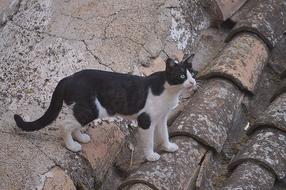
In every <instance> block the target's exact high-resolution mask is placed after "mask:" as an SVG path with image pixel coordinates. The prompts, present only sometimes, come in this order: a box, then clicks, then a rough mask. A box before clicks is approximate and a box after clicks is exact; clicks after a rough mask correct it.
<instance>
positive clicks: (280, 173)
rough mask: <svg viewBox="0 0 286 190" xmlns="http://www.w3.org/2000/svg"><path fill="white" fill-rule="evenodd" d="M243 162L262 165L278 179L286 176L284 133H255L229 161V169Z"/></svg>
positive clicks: (270, 131)
mask: <svg viewBox="0 0 286 190" xmlns="http://www.w3.org/2000/svg"><path fill="white" fill-rule="evenodd" d="M284 115H285V113H284ZM245 161H252V162H254V163H256V164H260V165H263V166H264V167H265V168H267V169H269V171H271V172H272V173H273V174H275V175H276V176H277V178H278V179H280V180H281V179H283V178H284V177H285V176H286V133H284V132H282V131H280V130H277V129H270V128H265V129H262V130H259V131H257V132H256V134H254V136H253V137H252V138H251V141H250V142H249V143H248V145H247V148H245V149H244V150H242V151H240V152H239V153H238V155H236V157H235V158H234V159H233V160H232V161H231V163H230V165H229V168H230V169H233V168H234V167H236V166H238V165H239V164H241V163H243V162H245Z"/></svg>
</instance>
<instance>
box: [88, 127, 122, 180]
mask: <svg viewBox="0 0 286 190" xmlns="http://www.w3.org/2000/svg"><path fill="white" fill-rule="evenodd" d="M88 134H90V137H91V142H90V143H87V144H83V145H82V153H83V156H84V157H85V158H86V159H87V160H88V161H89V163H90V164H91V166H92V168H93V169H94V170H95V175H96V178H97V180H98V181H102V180H103V179H104V177H105V175H106V173H107V171H108V169H109V168H110V167H111V166H112V164H113V162H114V160H115V158H116V157H117V155H118V153H119V151H120V149H121V147H122V144H123V142H124V135H123V133H122V131H121V130H120V129H119V128H118V126H116V125H114V124H107V123H103V125H101V126H97V127H95V128H89V130H88Z"/></svg>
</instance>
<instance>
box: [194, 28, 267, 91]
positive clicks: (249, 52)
mask: <svg viewBox="0 0 286 190" xmlns="http://www.w3.org/2000/svg"><path fill="white" fill-rule="evenodd" d="M267 59H268V48H267V47H266V45H265V44H264V43H263V42H262V41H261V40H260V39H259V38H258V37H256V36H254V35H251V34H241V35H239V36H236V37H235V38H234V39H233V40H232V41H230V42H229V43H228V44H227V46H226V47H225V48H224V49H223V50H222V52H221V53H220V55H219V56H218V57H217V58H216V59H215V60H214V62H215V63H214V65H213V66H211V67H209V68H206V69H205V70H204V71H202V73H200V74H199V76H198V77H199V78H211V77H225V78H228V79H230V80H232V81H233V82H234V83H235V84H237V85H238V86H239V87H240V88H241V89H243V90H246V91H249V92H252V93H253V92H254V90H255V85H256V82H257V80H258V79H259V76H260V74H261V72H262V69H263V68H264V65H265V63H266V61H267Z"/></svg>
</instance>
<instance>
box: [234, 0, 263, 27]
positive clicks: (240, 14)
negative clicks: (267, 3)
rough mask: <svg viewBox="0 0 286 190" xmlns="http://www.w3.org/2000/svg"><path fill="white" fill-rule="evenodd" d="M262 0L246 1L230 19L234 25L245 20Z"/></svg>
mask: <svg viewBox="0 0 286 190" xmlns="http://www.w3.org/2000/svg"><path fill="white" fill-rule="evenodd" d="M259 1H260V0H251V1H246V2H245V3H244V4H243V6H242V7H241V8H240V9H239V10H238V11H237V12H235V13H234V14H233V15H232V16H231V17H230V18H229V19H230V20H231V21H233V22H234V23H237V22H239V21H241V20H243V19H245V17H246V15H247V14H248V13H249V12H250V11H251V10H252V9H253V8H254V7H256V5H257V4H258V2H259Z"/></svg>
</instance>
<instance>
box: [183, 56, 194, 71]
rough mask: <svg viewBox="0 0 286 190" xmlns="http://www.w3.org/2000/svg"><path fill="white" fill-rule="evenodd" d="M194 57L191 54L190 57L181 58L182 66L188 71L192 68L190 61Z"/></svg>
mask: <svg viewBox="0 0 286 190" xmlns="http://www.w3.org/2000/svg"><path fill="white" fill-rule="evenodd" d="M194 55H195V54H193V53H192V54H191V55H188V56H186V57H185V58H183V61H182V62H181V63H182V64H184V65H185V66H186V68H187V69H188V70H191V69H192V68H193V63H192V61H193V58H194Z"/></svg>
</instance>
